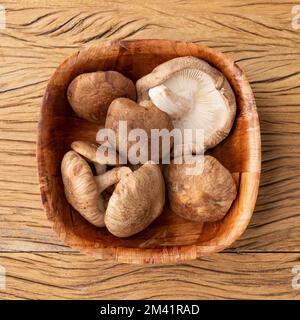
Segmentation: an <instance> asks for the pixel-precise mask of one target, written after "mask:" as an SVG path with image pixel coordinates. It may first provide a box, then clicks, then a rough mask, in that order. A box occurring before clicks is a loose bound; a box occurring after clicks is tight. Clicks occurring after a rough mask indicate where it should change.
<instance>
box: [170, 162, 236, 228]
mask: <svg viewBox="0 0 300 320" xmlns="http://www.w3.org/2000/svg"><path fill="white" fill-rule="evenodd" d="M193 167H194V165H193V164H185V163H183V164H174V161H173V162H172V163H171V164H169V165H168V166H166V167H165V171H164V175H165V178H166V183H167V189H168V196H169V202H170V207H171V210H172V211H173V212H174V213H176V214H178V215H179V216H181V217H183V218H185V219H188V220H192V221H198V222H214V221H217V220H220V219H222V218H223V217H224V216H225V215H226V213H227V211H228V210H229V209H230V207H231V204H232V202H233V200H234V199H235V198H236V195H237V189H236V184H235V182H234V180H233V177H232V175H231V173H230V172H229V171H228V170H227V169H226V168H225V167H223V166H222V165H221V163H220V162H219V161H218V160H216V159H215V158H213V157H211V156H204V166H203V172H202V173H200V174H198V175H187V174H186V169H187V168H193Z"/></svg>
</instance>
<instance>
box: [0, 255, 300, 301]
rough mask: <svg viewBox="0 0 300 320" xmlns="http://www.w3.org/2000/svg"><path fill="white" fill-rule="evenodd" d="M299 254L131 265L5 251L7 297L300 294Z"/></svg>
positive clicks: (255, 296) (262, 296)
mask: <svg viewBox="0 0 300 320" xmlns="http://www.w3.org/2000/svg"><path fill="white" fill-rule="evenodd" d="M299 262H300V255H299V254H296V253H293V254H268V253H265V254H263V253H261V254H253V253H252V254H240V255H238V254H228V253H220V254H214V255H211V256H210V257H207V258H205V259H202V260H198V261H194V262H193V263H185V264H177V265H163V266H161V265H157V266H128V265H124V264H118V265H116V264H114V263H111V262H103V261H101V260H96V259H93V258H91V257H85V256H82V255H78V254H70V253H65V254H63V253H47V254H46V253H35V254H33V253H9V254H0V264H1V265H2V266H4V267H5V268H6V274H7V279H6V290H5V291H3V292H1V293H0V294H1V298H3V299H62V298H64V299H75V298H76V299H122V300H123V299H124V300H131V299H180V298H181V299H224V298H227V299H234V298H235V299H287V298H289V299H299V298H300V291H299V290H296V289H292V287H291V283H292V278H293V274H292V271H291V270H292V267H293V266H294V265H295V264H299Z"/></svg>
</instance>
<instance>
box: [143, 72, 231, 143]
mask: <svg viewBox="0 0 300 320" xmlns="http://www.w3.org/2000/svg"><path fill="white" fill-rule="evenodd" d="M148 93H149V97H150V99H151V100H152V102H153V103H154V104H155V105H156V106H157V107H158V108H159V109H161V110H162V111H164V112H166V113H167V114H169V116H170V117H171V118H172V119H173V125H174V127H175V128H179V129H181V130H184V129H192V130H195V129H203V130H204V132H203V134H204V141H206V140H207V139H209V137H211V136H213V135H214V134H216V133H217V132H218V130H219V128H222V127H224V126H225V123H226V120H227V117H228V115H227V113H228V111H227V107H226V103H227V101H226V97H225V96H224V95H223V90H218V88H216V86H215V83H214V81H213V79H212V77H211V76H210V75H208V74H207V73H205V72H203V71H201V70H198V69H191V68H186V69H183V70H180V71H177V72H175V73H174V74H173V75H172V76H171V77H169V78H168V79H167V80H165V81H164V82H163V83H162V84H160V85H158V86H155V87H153V88H150V89H149V92H148ZM192 140H194V139H192ZM185 143H193V144H194V143H195V141H185Z"/></svg>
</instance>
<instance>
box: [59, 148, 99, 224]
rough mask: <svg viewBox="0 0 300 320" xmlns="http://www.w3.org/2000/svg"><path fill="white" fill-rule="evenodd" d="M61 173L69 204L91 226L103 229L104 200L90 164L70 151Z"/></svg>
mask: <svg viewBox="0 0 300 320" xmlns="http://www.w3.org/2000/svg"><path fill="white" fill-rule="evenodd" d="M61 172H62V179H63V183H64V189H65V195H66V198H67V200H68V202H69V203H70V204H71V205H72V207H73V208H74V209H76V210H77V211H78V212H79V213H80V214H81V215H82V216H83V217H84V218H85V219H86V220H88V221H89V222H90V223H91V224H93V225H95V226H97V227H103V226H104V213H105V209H104V206H103V199H102V197H101V195H100V194H99V190H98V186H97V184H96V181H95V178H94V176H93V173H92V170H91V168H90V166H89V165H88V163H87V162H86V161H85V160H84V159H83V158H82V157H81V156H80V155H79V154H77V153H76V152H74V151H69V152H67V153H66V154H65V156H64V158H63V160H62V163H61Z"/></svg>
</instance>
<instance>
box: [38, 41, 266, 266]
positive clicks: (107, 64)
mask: <svg viewBox="0 0 300 320" xmlns="http://www.w3.org/2000/svg"><path fill="white" fill-rule="evenodd" d="M179 56H195V57H198V58H200V59H203V60H205V61H207V62H208V63H210V64H211V65H212V66H214V67H215V68H217V69H219V70H220V71H221V72H222V73H223V74H224V75H225V76H226V77H227V79H228V80H229V82H230V84H231V86H232V88H233V90H234V92H235V95H236V100H237V106H238V109H237V115H236V120H235V123H234V126H233V128H232V130H231V133H230V135H229V136H228V137H227V138H226V139H225V140H224V141H223V142H222V143H221V144H219V145H218V146H217V147H216V148H214V149H213V150H210V153H211V154H212V155H214V156H215V157H216V158H217V159H218V160H219V161H220V162H221V163H222V164H223V165H224V166H225V167H226V168H227V169H229V170H230V172H232V174H233V176H234V177H235V179H236V182H237V185H238V196H237V198H236V200H235V201H234V203H233V205H232V207H231V209H230V211H229V212H228V214H227V215H226V216H225V218H224V219H223V220H221V221H218V222H215V223H204V224H202V223H195V222H190V221H187V220H184V219H182V218H180V217H178V216H176V215H175V214H172V213H171V212H170V210H169V209H168V207H167V206H166V207H165V209H164V212H163V213H162V215H161V216H160V217H159V218H158V219H157V220H155V221H154V222H153V223H152V224H151V225H150V226H149V227H148V228H147V229H146V230H144V231H142V232H140V233H139V234H136V235H134V236H132V237H130V238H126V239H119V238H116V237H114V236H113V235H112V234H110V233H109V232H108V231H107V230H106V229H105V228H96V227H94V226H93V225H91V224H89V223H88V222H87V221H86V220H84V219H83V218H82V217H81V215H80V214H79V213H78V212H76V211H75V210H74V209H73V208H72V207H71V206H70V205H69V204H68V202H67V201H66V198H65V194H64V188H63V183H62V178H61V171H60V165H61V160H62V158H63V155H64V154H65V153H66V152H67V151H68V150H70V143H71V142H72V141H74V140H85V139H86V140H95V137H96V132H97V131H98V129H99V125H95V124H92V123H89V122H87V121H85V120H83V119H79V118H78V117H77V116H76V115H75V114H74V112H73V110H72V109H71V107H70V105H69V103H68V100H67V97H66V91H67V88H68V85H69V84H70V82H71V81H72V80H73V79H74V78H75V77H76V76H78V75H79V74H81V73H86V72H93V71H97V70H117V71H119V72H121V73H123V74H124V75H125V76H127V77H128V78H130V79H132V80H133V81H134V82H135V81H136V80H137V79H139V78H140V77H142V76H144V75H145V74H147V73H149V72H151V71H152V69H153V68H154V67H156V66H157V65H159V64H160V63H162V62H164V61H167V60H170V59H172V58H175V57H179ZM103 123H104V119H103ZM260 151H261V143H260V129H259V120H258V115H257V111H256V105H255V100H254V96H253V93H252V90H251V88H250V85H249V83H248V81H247V79H246V77H245V75H244V73H243V72H242V70H241V69H240V68H239V67H238V66H237V65H236V64H235V63H234V62H233V61H231V60H230V59H229V58H228V57H226V56H225V55H223V54H222V53H220V52H217V51H216V50H214V49H211V48H208V47H206V46H203V45H196V44H192V43H185V42H179V41H168V40H130V41H117V42H109V43H101V44H99V45H98V46H95V47H92V48H87V49H83V50H81V51H78V52H76V53H74V54H73V55H71V56H70V57H68V58H67V59H66V60H65V61H64V62H63V63H62V64H61V65H59V66H58V67H57V69H56V71H55V72H54V74H53V76H52V77H51V79H50V80H49V83H48V85H47V89H46V92H45V95H44V100H43V104H42V107H41V115H40V121H39V126H38V145H37V159H38V172H39V179H40V188H41V197H42V201H43V205H44V208H45V211H46V213H47V217H48V219H49V220H50V221H51V222H52V224H53V228H54V230H55V231H56V233H57V234H58V236H59V238H60V239H61V240H62V241H63V242H64V243H65V244H67V245H69V246H70V247H72V248H76V249H79V250H80V251H82V252H86V253H90V254H93V255H96V256H97V257H100V258H102V259H109V260H116V261H120V262H128V263H174V262H178V261H186V260H193V259H196V258H198V257H201V256H204V255H208V254H210V253H213V252H216V251H220V250H223V249H225V248H227V247H229V246H230V245H231V244H232V243H233V242H234V241H235V240H237V239H238V238H239V237H240V236H241V234H242V233H243V232H244V230H245V229H246V227H247V225H248V223H249V220H250V218H251V216H252V213H253V210H254V206H255V202H256V197H257V192H258V187H259V178H260V164H261V156H260Z"/></svg>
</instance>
